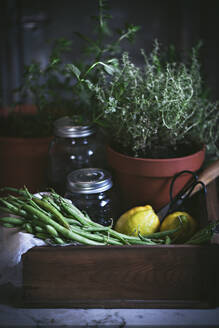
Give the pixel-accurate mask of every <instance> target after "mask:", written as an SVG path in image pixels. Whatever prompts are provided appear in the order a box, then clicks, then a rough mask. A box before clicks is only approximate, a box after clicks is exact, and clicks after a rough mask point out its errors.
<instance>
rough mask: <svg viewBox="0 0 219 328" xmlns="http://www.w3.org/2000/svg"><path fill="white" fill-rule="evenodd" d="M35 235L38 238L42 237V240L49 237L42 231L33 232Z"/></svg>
mask: <svg viewBox="0 0 219 328" xmlns="http://www.w3.org/2000/svg"><path fill="white" fill-rule="evenodd" d="M35 237H37V238H39V239H43V240H47V239H49V235H48V234H46V233H43V232H38V233H36V234H35Z"/></svg>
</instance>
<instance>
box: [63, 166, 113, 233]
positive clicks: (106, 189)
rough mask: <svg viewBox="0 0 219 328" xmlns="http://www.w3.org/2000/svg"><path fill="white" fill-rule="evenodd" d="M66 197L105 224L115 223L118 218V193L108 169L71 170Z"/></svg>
mask: <svg viewBox="0 0 219 328" xmlns="http://www.w3.org/2000/svg"><path fill="white" fill-rule="evenodd" d="M65 198H67V199H70V200H71V201H72V203H73V204H74V205H75V206H76V207H77V208H79V209H80V210H81V211H85V212H86V213H87V214H88V216H89V217H90V218H91V219H92V220H93V221H95V222H98V223H100V224H102V225H104V226H109V225H111V224H112V223H113V224H115V222H116V220H117V218H118V215H119V201H118V193H117V191H116V189H115V187H114V186H113V181H112V177H111V174H110V173H109V172H108V171H107V170H104V169H99V168H85V169H79V170H76V171H74V172H71V173H70V174H69V175H68V177H67V185H66V192H65ZM112 219H113V221H112Z"/></svg>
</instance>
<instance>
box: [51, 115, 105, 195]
mask: <svg viewBox="0 0 219 328" xmlns="http://www.w3.org/2000/svg"><path fill="white" fill-rule="evenodd" d="M48 162H49V163H48V182H49V186H50V187H52V188H54V189H55V190H56V191H57V192H58V193H60V194H61V195H63V193H64V190H65V185H66V178H67V175H68V173H70V172H72V171H74V170H77V169H80V168H84V167H103V168H105V167H106V161H105V145H104V142H103V138H101V137H99V134H98V130H97V128H96V127H94V126H92V125H89V124H85V125H81V124H76V123H75V120H74V121H73V120H72V119H70V118H69V117H63V118H61V119H58V120H57V121H56V122H55V124H54V139H53V140H52V142H51V144H50V147H49V161H48Z"/></svg>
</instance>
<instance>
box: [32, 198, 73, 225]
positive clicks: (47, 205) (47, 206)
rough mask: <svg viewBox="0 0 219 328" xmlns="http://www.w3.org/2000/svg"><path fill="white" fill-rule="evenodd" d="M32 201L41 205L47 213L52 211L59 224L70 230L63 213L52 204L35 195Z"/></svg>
mask: <svg viewBox="0 0 219 328" xmlns="http://www.w3.org/2000/svg"><path fill="white" fill-rule="evenodd" d="M33 201H34V202H35V203H36V204H38V205H39V206H40V207H42V208H43V209H45V210H47V211H48V212H49V213H52V214H53V215H54V217H55V218H56V219H57V221H58V222H59V223H60V224H62V225H63V226H64V227H65V228H67V229H69V230H70V227H69V224H68V222H67V221H66V220H65V218H64V217H63V215H62V214H61V213H60V212H59V211H58V210H57V209H56V208H55V207H54V206H53V205H51V204H50V203H49V202H47V201H46V200H42V199H39V198H36V197H34V198H33Z"/></svg>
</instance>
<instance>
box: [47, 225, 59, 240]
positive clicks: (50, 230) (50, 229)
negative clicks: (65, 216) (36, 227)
mask: <svg viewBox="0 0 219 328" xmlns="http://www.w3.org/2000/svg"><path fill="white" fill-rule="evenodd" d="M45 227H46V230H47V231H48V233H49V235H51V236H53V237H58V235H59V234H58V232H57V231H56V229H55V228H54V227H53V226H51V225H49V224H46V226H45Z"/></svg>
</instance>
